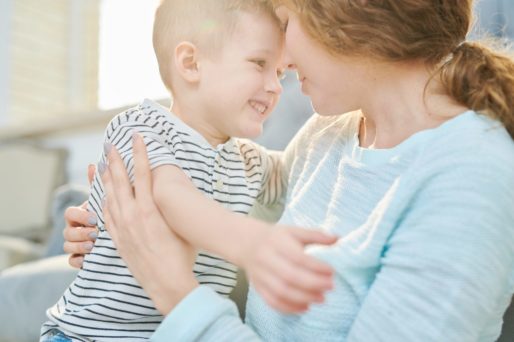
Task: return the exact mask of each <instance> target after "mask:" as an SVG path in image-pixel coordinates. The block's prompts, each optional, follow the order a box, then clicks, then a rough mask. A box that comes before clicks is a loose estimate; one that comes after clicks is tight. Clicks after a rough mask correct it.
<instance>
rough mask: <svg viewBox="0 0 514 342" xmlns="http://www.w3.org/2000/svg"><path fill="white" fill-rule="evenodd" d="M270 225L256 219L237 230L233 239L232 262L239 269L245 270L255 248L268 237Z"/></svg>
mask: <svg viewBox="0 0 514 342" xmlns="http://www.w3.org/2000/svg"><path fill="white" fill-rule="evenodd" d="M271 229H272V225H271V224H269V223H266V222H263V221H259V220H256V219H251V221H250V222H249V224H247V225H246V227H242V229H239V230H238V233H239V234H238V236H237V237H236V239H234V241H235V243H234V245H235V249H234V255H233V257H232V261H233V262H234V264H236V265H237V266H239V267H242V268H246V267H247V266H248V261H249V258H251V256H252V255H253V250H254V249H255V247H256V246H257V245H258V244H259V243H260V242H261V241H262V240H264V239H265V238H266V236H268V235H269V233H270V231H271Z"/></svg>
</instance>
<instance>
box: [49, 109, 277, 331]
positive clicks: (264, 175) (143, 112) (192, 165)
mask: <svg viewBox="0 0 514 342" xmlns="http://www.w3.org/2000/svg"><path fill="white" fill-rule="evenodd" d="M134 130H136V131H138V132H139V133H140V134H141V135H142V136H143V137H144V140H145V143H146V145H147V151H148V158H149V161H150V165H151V168H152V169H154V168H156V167H158V166H162V165H175V166H178V167H180V168H181V169H182V170H183V172H184V173H185V174H186V175H187V176H188V177H189V178H190V179H191V181H192V182H193V184H194V185H195V186H196V187H197V188H198V189H199V190H201V191H202V192H203V193H204V194H205V195H206V196H207V197H209V198H212V199H214V200H216V201H217V202H219V203H220V204H222V205H223V206H224V207H226V208H227V209H230V210H232V211H234V212H237V213H242V214H247V213H248V212H249V211H250V209H251V208H252V206H253V204H254V202H255V201H256V200H257V201H259V203H262V204H273V203H274V202H276V201H278V200H279V199H280V198H281V197H282V194H283V190H284V189H285V185H284V184H285V178H284V176H283V174H282V172H281V170H282V167H281V164H280V158H279V155H278V154H277V153H269V152H267V151H266V150H265V149H264V148H262V147H259V146H257V145H256V144H254V143H252V142H249V141H245V140H238V139H234V138H231V139H230V140H228V141H227V142H226V143H224V144H221V145H219V146H217V147H216V148H213V147H212V146H211V145H210V144H209V143H208V142H207V140H205V138H204V137H203V136H201V135H200V134H199V133H198V132H196V131H195V130H193V129H192V128H190V127H188V126H187V125H186V124H185V123H183V122H182V121H180V119H178V118H177V117H176V116H174V115H173V114H171V113H170V112H169V111H167V110H166V109H165V108H163V107H161V106H160V105H158V104H156V103H154V102H152V101H150V100H145V101H144V102H143V103H142V104H140V105H138V106H136V107H134V108H132V109H129V110H127V111H126V112H124V113H121V114H119V115H118V116H116V117H115V118H114V119H113V120H112V121H111V122H110V124H109V126H108V127H107V130H106V134H105V140H106V142H109V143H111V144H112V145H113V146H115V147H116V148H117V150H118V151H119V152H120V155H121V157H122V159H123V161H124V163H125V166H126V167H127V171H128V173H129V177H130V179H131V180H133V170H134V165H133V158H132V144H131V138H132V132H133V131H134ZM101 160H102V161H104V162H105V161H106V156H105V154H103V153H102V156H101ZM170 191H173V189H170ZM103 196H104V191H103V188H102V183H101V180H100V177H99V175H98V174H96V175H95V178H94V180H93V183H92V186H91V193H90V197H89V202H88V210H90V211H92V212H94V213H95V214H96V215H97V217H98V228H99V236H98V238H97V240H96V242H95V245H94V247H93V250H92V251H91V253H90V254H89V255H87V256H86V257H85V260H84V266H83V268H82V269H81V270H80V272H79V273H78V275H77V277H76V279H75V280H74V282H73V283H72V284H71V285H70V286H69V288H68V289H67V290H66V291H65V293H64V294H63V296H62V297H61V298H60V299H59V301H58V302H57V304H55V305H54V306H53V307H51V308H50V309H48V311H47V316H48V318H49V321H48V322H46V323H45V324H44V325H43V328H42V335H44V334H46V333H47V332H48V331H49V330H50V329H52V328H57V329H59V330H61V331H62V332H64V333H65V334H66V335H68V336H69V337H70V338H72V340H74V341H75V340H76V341H91V340H102V341H109V340H116V341H120V340H122V341H136V340H146V339H148V338H149V337H150V335H151V334H152V333H153V332H154V331H155V329H156V328H157V326H158V325H159V324H160V322H161V321H162V319H163V317H162V316H161V315H160V313H159V312H158V311H157V310H156V309H155V307H154V305H153V303H152V302H151V300H150V299H149V298H148V296H147V295H146V294H145V292H144V291H143V289H142V288H141V286H140V285H139V284H138V282H137V281H136V280H135V279H134V278H133V276H132V275H131V274H130V272H129V270H128V268H127V267H126V265H125V263H124V262H123V260H122V259H121V258H120V256H119V255H118V253H117V251H116V249H115V247H114V245H113V242H112V240H111V238H110V236H109V234H108V232H107V231H106V230H105V228H104V217H103V213H102V207H101V199H102V198H103ZM242 229H244V228H242ZM193 271H194V273H195V275H196V277H197V279H198V281H199V282H200V283H201V284H204V285H208V286H210V287H211V288H213V289H214V290H215V291H216V292H218V293H219V294H222V295H228V294H229V293H230V292H231V291H232V289H233V288H234V286H235V284H236V273H237V270H236V267H235V266H234V265H232V264H231V263H229V262H227V261H225V260H223V259H221V258H219V257H217V256H215V255H210V254H207V253H199V255H198V257H197V259H196V264H195V266H194V270H193Z"/></svg>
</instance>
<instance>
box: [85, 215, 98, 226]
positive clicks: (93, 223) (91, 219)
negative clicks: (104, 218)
mask: <svg viewBox="0 0 514 342" xmlns="http://www.w3.org/2000/svg"><path fill="white" fill-rule="evenodd" d="M87 223H89V225H91V226H96V224H97V223H98V221H97V220H96V216H93V215H91V216H89V218H88V219H87Z"/></svg>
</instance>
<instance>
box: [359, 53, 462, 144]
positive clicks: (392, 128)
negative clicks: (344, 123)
mask: <svg viewBox="0 0 514 342" xmlns="http://www.w3.org/2000/svg"><path fill="white" fill-rule="evenodd" d="M376 69H377V70H376V72H375V73H374V78H375V79H374V82H373V86H372V87H371V88H370V89H369V93H368V95H369V96H367V99H368V100H367V101H366V106H365V107H363V108H361V110H362V113H363V116H364V119H363V121H362V124H361V127H360V130H359V144H360V146H361V147H366V148H377V149H378V148H392V147H394V146H396V145H398V144H400V143H401V142H402V141H404V140H406V139H407V138H409V137H410V136H411V135H413V134H414V133H417V132H419V131H423V130H426V129H430V128H434V127H437V126H439V125H441V124H442V123H443V122H445V121H447V120H449V119H451V118H452V117H454V116H456V115H458V114H460V113H462V112H464V111H466V110H467V108H466V107H464V106H462V105H460V104H458V103H456V102H455V101H454V100H453V99H451V98H450V97H449V96H447V95H446V94H445V93H444V90H443V88H442V85H441V84H440V82H439V81H438V80H437V78H436V77H431V73H430V71H429V70H427V68H426V67H425V66H424V64H423V63H421V62H417V63H408V64H407V63H401V64H400V63H395V64H391V63H390V64H387V65H384V64H379V65H378V66H377V68H376Z"/></svg>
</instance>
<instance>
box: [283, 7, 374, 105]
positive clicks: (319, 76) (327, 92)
mask: <svg viewBox="0 0 514 342" xmlns="http://www.w3.org/2000/svg"><path fill="white" fill-rule="evenodd" d="M277 16H278V17H279V18H280V21H281V22H282V25H283V27H284V30H285V50H286V51H285V64H286V65H287V66H289V67H290V68H292V69H296V72H297V73H298V79H299V80H300V82H301V86H302V92H303V93H304V94H305V95H308V96H309V97H310V99H311V101H312V106H313V107H314V110H315V111H316V112H317V113H318V114H320V115H338V114H343V113H346V112H349V111H353V110H357V109H360V108H361V100H362V99H365V98H366V93H367V91H366V90H367V89H366V87H365V85H366V84H368V85H369V83H367V82H369V78H370V77H371V76H372V73H371V72H370V71H369V68H368V67H369V66H370V64H369V62H367V61H366V60H365V59H364V58H359V57H347V56H335V55H333V54H331V53H329V52H328V51H327V49H326V48H325V47H324V46H323V45H321V43H319V42H317V41H315V40H314V39H312V38H311V37H310V36H309V35H308V34H307V32H306V31H305V30H304V28H303V26H302V24H301V23H300V20H299V17H298V16H297V14H296V13H295V12H294V11H292V10H290V9H289V8H287V7H286V6H280V7H278V8H277Z"/></svg>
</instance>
